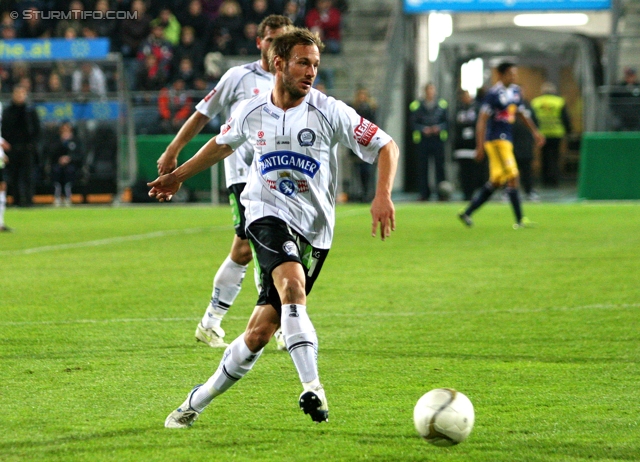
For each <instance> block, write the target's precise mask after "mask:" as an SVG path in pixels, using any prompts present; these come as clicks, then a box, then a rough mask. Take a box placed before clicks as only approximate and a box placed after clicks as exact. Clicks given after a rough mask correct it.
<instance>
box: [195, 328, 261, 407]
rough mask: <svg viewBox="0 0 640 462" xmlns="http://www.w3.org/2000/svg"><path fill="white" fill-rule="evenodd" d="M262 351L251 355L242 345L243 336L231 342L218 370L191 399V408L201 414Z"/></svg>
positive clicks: (240, 375) (247, 348) (245, 346)
mask: <svg viewBox="0 0 640 462" xmlns="http://www.w3.org/2000/svg"><path fill="white" fill-rule="evenodd" d="M263 350H264V349H263ZM263 350H260V351H258V352H257V353H253V352H252V351H251V350H250V349H249V347H248V346H247V344H246V343H244V334H243V335H241V336H240V337H238V338H237V339H235V340H234V341H233V342H231V344H230V345H229V346H228V347H227V349H226V350H225V351H224V355H222V360H220V365H219V366H218V370H216V372H215V373H214V374H213V375H212V376H211V377H210V378H209V380H207V382H206V383H205V384H204V385H202V386H201V387H200V388H199V389H198V390H197V391H196V392H195V393H194V394H193V396H192V397H191V407H192V408H193V409H195V410H196V411H198V412H202V410H203V409H204V408H205V407H206V406H207V405H209V403H210V402H211V401H212V400H213V398H215V397H216V396H218V395H221V394H222V393H224V392H225V391H227V390H228V389H229V388H231V386H232V385H234V384H235V383H236V382H237V381H238V380H240V379H241V378H242V377H244V376H245V375H246V374H247V372H249V371H250V370H251V368H252V367H253V365H254V364H255V363H256V361H257V360H258V358H259V357H260V355H261V354H262V351H263Z"/></svg>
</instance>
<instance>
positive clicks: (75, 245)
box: [0, 208, 369, 257]
mask: <svg viewBox="0 0 640 462" xmlns="http://www.w3.org/2000/svg"><path fill="white" fill-rule="evenodd" d="M368 211H369V210H368V209H366V208H361V209H360V208H358V209H351V210H345V211H344V212H342V213H339V214H338V216H339V217H343V216H350V215H359V214H361V213H363V212H368ZM231 228H232V227H231V226H230V225H229V226H215V227H210V228H187V229H171V230H166V231H155V232H153V233H145V234H134V235H131V236H117V237H109V238H106V239H96V240H93V241H82V242H71V243H69V244H55V245H44V246H41V247H31V248H29V249H19V250H4V251H0V257H10V256H16V255H31V254H34V253H42V252H54V251H57V250H67V249H81V248H84V247H98V246H102V245H109V244H120V243H123V242H131V241H144V240H146V239H157V238H160V237H166V236H176V235H180V234H197V233H201V232H205V231H226V230H230V229H231Z"/></svg>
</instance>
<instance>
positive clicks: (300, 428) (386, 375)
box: [0, 203, 640, 462]
mask: <svg viewBox="0 0 640 462" xmlns="http://www.w3.org/2000/svg"><path fill="white" fill-rule="evenodd" d="M459 207H460V205H459V204H458V205H455V204H445V205H426V204H425V205H422V204H409V203H399V204H397V230H396V231H395V233H393V235H392V237H391V238H390V239H389V240H387V241H385V242H380V240H379V239H373V238H371V237H370V229H371V228H370V226H371V225H370V215H369V212H368V207H367V206H340V207H338V210H337V226H336V236H335V240H334V245H333V248H332V250H331V252H330V254H329V258H328V260H327V263H326V265H325V267H324V269H323V272H322V275H321V277H320V279H319V281H318V283H317V285H316V287H315V288H314V291H313V292H312V294H311V295H310V297H309V300H308V306H309V313H310V316H311V319H312V320H313V322H314V324H315V326H316V329H317V332H318V337H319V340H320V351H319V368H320V374H321V379H322V381H323V383H324V386H325V389H326V391H327V397H328V400H329V405H330V419H329V422H328V423H327V424H324V423H323V424H320V425H316V424H313V423H312V422H311V420H310V419H309V417H308V416H305V415H304V414H303V413H302V412H301V411H300V410H299V409H298V406H297V399H298V395H299V393H300V391H301V387H300V384H299V381H298V376H297V374H296V371H295V368H294V367H293V364H292V362H291V360H290V358H289V356H288V355H287V354H286V353H283V352H278V351H277V350H276V348H275V344H274V343H273V342H272V343H271V344H270V345H268V346H267V348H266V349H265V353H264V354H263V356H262V358H261V359H260V361H258V363H257V364H256V366H255V368H254V369H253V371H251V372H250V373H249V374H248V375H247V376H246V377H245V378H244V379H243V380H242V381H240V382H239V383H238V384H237V385H236V386H234V387H233V388H232V389H231V390H229V391H228V392H227V393H226V394H225V395H223V396H221V397H219V398H218V399H216V401H214V403H213V404H212V405H211V406H210V407H209V408H208V409H207V410H206V411H205V412H204V413H203V414H202V415H201V416H200V419H199V420H198V421H197V422H196V424H195V425H194V426H193V427H192V428H191V429H188V430H168V429H165V428H164V427H163V423H164V419H165V417H166V416H167V415H168V414H169V412H171V411H172V410H173V409H174V408H175V407H177V406H178V405H179V404H180V403H181V402H182V401H183V400H184V398H185V396H186V393H187V392H188V391H189V390H190V389H191V387H192V386H193V385H195V384H198V383H202V382H203V381H205V380H206V379H207V378H208V377H209V376H210V375H211V374H212V373H213V371H214V370H215V368H216V367H217V364H218V362H219V359H220V357H221V355H222V350H219V349H211V348H209V347H206V346H204V345H203V344H198V343H197V342H196V341H195V339H194V336H193V334H194V331H195V327H196V323H197V322H198V321H199V319H200V317H201V316H202V314H203V312H204V309H205V307H206V305H207V302H208V299H209V297H210V291H211V280H212V277H213V274H214V272H215V270H216V269H217V267H218V265H219V264H220V262H221V261H222V260H223V259H224V257H225V256H226V255H227V253H228V251H229V247H230V243H231V238H232V227H231V226H230V213H229V210H228V208H227V207H208V206H192V207H185V206H175V205H159V206H153V207H121V208H117V207H114V208H83V207H77V208H70V209H49V208H47V209H45V208H34V209H29V210H16V209H10V210H9V211H8V212H7V216H6V218H7V224H9V225H10V226H12V227H15V232H14V233H10V234H9V233H4V234H2V235H0V313H1V317H0V409H1V410H2V412H1V415H2V417H1V418H0V460H2V461H92V462H95V461H112V460H114V461H115V460H117V461H314V462H316V461H356V460H375V461H487V462H496V461H508V462H513V461H525V462H537V461H540V462H548V461H562V462H565V461H586V460H590V461H593V460H599V461H637V460H640V426H639V422H640V386H639V385H638V384H639V383H640V364H639V363H640V320H639V318H640V205H638V204H631V203H629V204H624V203H622V204H613V203H610V204H592V203H573V204H536V205H530V204H525V209H526V212H527V214H528V216H529V217H530V218H531V219H532V220H534V221H537V222H538V223H539V226H538V227H537V228H536V229H524V230H513V229H512V228H511V223H512V216H511V210H510V208H509V207H508V206H507V205H504V204H498V203H491V204H488V205H487V206H486V207H484V208H483V209H482V210H480V211H479V212H478V213H477V215H475V216H474V219H475V222H476V224H475V227H474V228H472V229H467V228H465V227H463V226H462V224H461V223H460V222H459V221H458V220H457V218H456V212H457V210H458V208H459ZM255 299H256V291H255V288H254V287H253V281H252V277H250V276H248V277H247V280H245V283H244V289H243V291H242V292H241V294H240V296H239V298H238V299H237V301H236V303H235V305H234V306H233V307H232V308H231V311H230V313H229V315H228V316H227V317H226V318H225V321H224V322H223V327H224V328H225V330H226V331H227V335H228V338H229V339H233V338H235V337H236V336H237V335H239V334H240V333H241V332H242V331H243V330H244V326H245V324H246V321H247V319H248V317H249V315H250V313H251V311H252V309H253V304H254V302H255ZM438 387H451V388H456V389H458V390H460V391H462V392H463V393H465V394H466V395H467V396H468V397H469V398H470V399H471V401H472V402H473V404H474V406H475V410H476V425H475V428H474V430H473V432H472V433H471V436H470V437H469V439H468V440H467V441H465V442H464V443H463V444H461V445H459V446H456V447H453V448H437V447H434V446H431V445H429V444H427V443H426V442H424V441H422V440H421V439H420V438H419V437H418V436H417V434H416V432H415V430H414V428H413V420H412V412H413V406H414V404H415V403H416V401H417V400H418V398H419V397H420V396H421V395H422V394H424V393H426V392H427V391H428V390H430V389H432V388H438Z"/></svg>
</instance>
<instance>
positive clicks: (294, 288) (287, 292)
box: [280, 278, 306, 304]
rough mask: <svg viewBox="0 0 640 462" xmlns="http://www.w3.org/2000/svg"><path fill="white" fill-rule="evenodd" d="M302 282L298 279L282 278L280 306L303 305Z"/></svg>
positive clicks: (303, 292)
mask: <svg viewBox="0 0 640 462" xmlns="http://www.w3.org/2000/svg"><path fill="white" fill-rule="evenodd" d="M305 297H306V293H305V288H304V281H302V280H300V279H298V278H284V279H283V280H282V285H281V290H280V300H281V301H282V304H288V303H299V304H304V303H305Z"/></svg>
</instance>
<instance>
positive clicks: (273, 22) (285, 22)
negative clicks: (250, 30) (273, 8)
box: [258, 14, 293, 38]
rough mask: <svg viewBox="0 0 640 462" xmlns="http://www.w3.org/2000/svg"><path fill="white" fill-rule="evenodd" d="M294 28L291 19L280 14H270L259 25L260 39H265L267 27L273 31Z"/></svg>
mask: <svg viewBox="0 0 640 462" xmlns="http://www.w3.org/2000/svg"><path fill="white" fill-rule="evenodd" d="M287 26H293V23H292V22H291V19H289V18H287V17H286V16H280V15H279V14H270V15H269V16H267V17H266V18H264V19H263V20H262V21H260V24H258V37H260V38H264V34H265V33H266V32H267V27H268V28H269V29H271V30H276V29H280V28H281V27H287Z"/></svg>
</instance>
